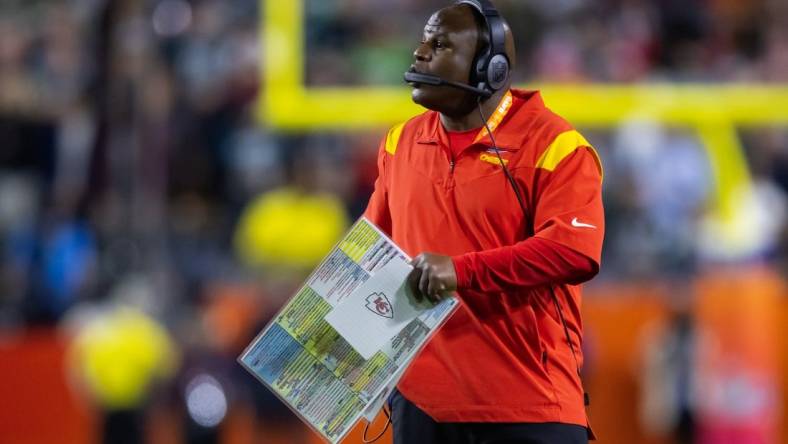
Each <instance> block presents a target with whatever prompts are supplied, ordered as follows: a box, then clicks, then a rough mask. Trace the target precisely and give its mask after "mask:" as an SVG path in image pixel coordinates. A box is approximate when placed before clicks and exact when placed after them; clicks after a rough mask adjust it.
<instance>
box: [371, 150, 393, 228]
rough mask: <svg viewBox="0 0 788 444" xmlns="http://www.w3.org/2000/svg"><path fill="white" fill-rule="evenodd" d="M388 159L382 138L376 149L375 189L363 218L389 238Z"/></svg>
mask: <svg viewBox="0 0 788 444" xmlns="http://www.w3.org/2000/svg"><path fill="white" fill-rule="evenodd" d="M388 157H389V154H388V153H387V152H386V138H384V139H383V140H382V141H381V143H380V147H379V148H378V178H377V179H376V180H375V189H374V190H373V191H372V196H371V197H370V198H369V203H368V204H367V209H366V210H365V211H364V216H365V217H366V218H367V219H369V221H370V222H372V223H373V224H375V225H377V227H378V228H380V229H381V230H383V232H384V233H386V234H387V235H389V236H391V228H392V227H391V213H390V212H389V199H388V189H387V186H386V163H387V161H388Z"/></svg>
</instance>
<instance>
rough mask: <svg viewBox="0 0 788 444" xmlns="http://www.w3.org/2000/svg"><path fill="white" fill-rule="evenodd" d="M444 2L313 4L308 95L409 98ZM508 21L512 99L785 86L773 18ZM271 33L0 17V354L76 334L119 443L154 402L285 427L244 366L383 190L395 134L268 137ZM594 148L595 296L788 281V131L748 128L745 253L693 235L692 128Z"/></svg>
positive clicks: (56, 4)
mask: <svg viewBox="0 0 788 444" xmlns="http://www.w3.org/2000/svg"><path fill="white" fill-rule="evenodd" d="M395 3H396V5H395ZM445 4H446V2H443V1H436V0H429V1H427V0H398V1H396V2H393V1H391V0H385V1H384V0H363V1H362V0H331V1H328V0H309V1H306V2H305V11H306V20H307V21H306V26H305V29H306V30H307V38H306V45H307V54H308V58H307V60H306V62H305V63H306V78H307V83H308V84H309V85H313V86H317V85H320V86H326V85H346V86H348V85H399V84H401V76H402V73H403V72H404V70H405V69H406V68H407V67H408V66H409V64H410V60H411V57H412V56H411V53H412V51H413V48H414V45H415V44H416V43H417V42H418V39H419V38H420V32H421V28H422V26H423V24H424V22H425V19H426V18H427V17H428V14H429V12H431V11H433V10H435V9H437V8H439V7H441V6H443V5H445ZM497 4H498V6H499V8H500V9H501V11H502V13H503V15H504V16H505V17H508V18H509V20H510V22H511V25H512V27H513V29H514V32H515V36H516V37H517V43H518V63H517V70H516V75H515V79H516V80H517V81H518V82H521V83H528V82H573V83H591V82H605V83H609V82H623V83H634V82H641V83H643V82H645V83H648V82H704V83H707V82H712V83H718V82H752V83H774V84H778V83H781V82H783V83H784V82H788V27H786V26H785V23H788V3H786V2H784V1H780V0H754V1H748V2H741V1H736V0H705V1H703V0H682V1H679V0H654V1H648V0H603V1H590V0H528V1H524V0H523V1H514V0H508V1H507V0H499V1H498V2H497ZM259 15H260V13H259V5H258V4H257V2H256V1H254V0H232V1H220V0H194V1H186V0H62V1H43V0H4V1H3V2H2V4H0V336H6V337H7V336H13V335H15V334H18V333H20V332H24V331H27V330H29V329H33V328H39V327H57V328H58V329H60V331H62V332H64V334H65V335H66V336H67V337H69V338H71V339H69V340H68V344H69V346H68V354H69V356H70V357H71V358H70V361H69V362H70V363H71V364H70V366H69V371H70V372H72V373H73V374H74V375H76V376H74V378H75V379H76V380H78V381H81V382H79V383H78V385H79V386H81V387H86V390H85V391H86V393H89V394H90V396H91V398H92V399H93V400H94V401H95V402H96V405H98V406H99V407H100V408H101V409H103V410H104V411H106V412H109V413H110V414H109V415H107V417H106V418H105V422H104V424H105V428H104V430H105V432H104V433H107V434H112V433H115V434H116V435H114V436H116V438H115V439H119V438H117V436H123V435H124V434H125V436H133V433H142V432H140V431H139V427H137V426H135V424H139V422H138V421H139V415H140V414H142V413H141V412H143V411H144V410H145V409H146V408H150V406H151V405H157V403H158V405H178V406H180V408H181V409H182V410H183V411H184V412H188V415H185V414H184V415H183V418H185V419H184V424H187V423H188V425H186V426H184V427H185V429H184V430H185V431H184V432H183V433H184V435H185V436H188V437H189V440H190V442H213V441H212V440H215V439H216V436H218V435H216V433H217V432H216V430H215V429H214V426H215V425H216V424H218V423H219V422H221V421H222V420H223V418H224V417H225V414H226V412H227V410H228V409H232V408H233V406H235V405H246V406H249V408H250V409H255V411H257V412H260V413H259V415H260V416H261V417H275V418H281V417H284V416H286V415H287V412H283V411H282V409H281V407H279V406H278V404H277V401H276V400H275V399H272V398H271V395H269V394H268V393H267V392H266V391H265V390H264V389H263V388H262V387H260V386H259V384H257V382H255V381H254V380H252V379H251V378H250V377H249V376H248V375H246V374H245V373H244V372H243V371H242V370H241V369H240V368H239V366H238V365H237V364H236V363H235V358H236V357H237V355H238V354H239V353H240V351H241V350H242V348H243V346H245V345H246V344H247V343H248V342H249V341H250V340H251V338H252V337H253V335H254V334H255V333H256V332H257V331H258V330H259V329H260V328H261V327H262V326H263V325H264V323H265V320H266V319H267V318H269V317H270V316H272V314H273V313H274V312H275V310H276V309H277V307H278V306H279V304H281V303H282V302H283V301H284V300H285V299H286V298H287V297H289V296H290V294H291V292H292V291H293V290H294V288H295V286H296V285H298V284H299V283H300V281H301V280H302V279H303V277H304V276H305V272H308V270H309V269H310V267H312V266H313V265H314V264H315V262H316V261H317V260H319V259H320V257H322V255H323V254H324V253H325V252H326V251H327V250H328V248H330V246H331V245H332V244H333V242H334V241H335V240H336V239H337V237H338V236H340V235H341V233H342V232H343V231H344V229H345V228H346V227H347V226H348V225H349V223H350V222H351V221H352V220H354V219H355V218H356V217H358V216H359V215H360V214H361V212H362V211H363V209H364V207H365V204H366V199H367V198H368V196H369V194H370V192H371V187H372V183H373V181H374V179H375V176H376V173H377V172H376V169H375V158H376V150H377V146H378V142H379V139H380V137H382V136H383V134H384V132H385V128H380V129H378V130H375V131H365V132H353V133H339V132H310V133H292V132H288V133H283V132H279V131H277V130H276V129H274V128H270V127H267V126H266V122H265V121H259V120H258V119H256V117H255V112H254V110H255V109H254V103H255V99H256V98H257V97H258V96H259V95H260V94H264V93H265V91H263V90H262V84H261V83H260V70H265V69H266V60H262V59H261V56H260V43H261V42H260V37H259V35H260V34H259V33H260V29H259V23H260V17H259ZM403 94H407V92H406V89H405V88H404V87H403ZM548 104H549V98H548ZM372 106H374V104H373V105H372ZM304 112H309V110H304ZM359 112H363V110H359ZM348 118H349V119H350V118H352V116H348ZM581 130H582V129H581ZM584 133H585V134H586V136H587V138H588V139H589V140H591V141H592V142H593V143H594V145H595V146H596V147H597V149H598V150H599V151H600V154H601V155H602V157H603V160H604V164H605V177H606V182H605V205H606V211H607V224H608V229H607V238H606V247H605V256H604V262H605V264H604V267H603V272H602V275H601V276H600V277H599V278H598V280H599V281H600V282H603V283H604V282H620V281H626V282H637V281H644V280H646V281H654V280H657V281H659V280H668V281H671V282H679V283H680V282H685V281H688V280H690V279H691V278H692V277H693V276H694V274H695V273H697V272H698V271H699V270H703V269H705V268H706V267H709V266H718V265H720V264H727V265H734V266H740V265H743V264H759V265H761V266H763V265H765V266H767V267H771V268H773V269H774V270H778V271H779V270H783V269H785V268H786V263H788V248H786V247H787V246H788V218H787V217H786V216H788V213H787V212H788V200H787V193H788V128H785V127H762V128H752V127H751V128H746V129H741V130H740V131H739V136H740V140H741V142H742V145H743V147H744V149H745V152H746V155H747V159H748V162H749V168H750V173H751V174H752V178H753V185H754V186H753V188H752V190H748V192H747V194H746V195H743V196H742V197H741V211H742V212H743V213H745V214H746V215H747V217H746V218H745V219H746V220H745V221H744V222H742V223H743V225H742V230H745V231H747V232H748V233H750V234H748V235H747V236H746V240H745V242H744V243H742V244H738V247H737V248H736V249H735V250H733V251H731V250H724V249H723V250H721V249H720V248H718V245H717V242H716V239H714V235H713V233H709V232H706V231H704V230H705V228H706V227H707V226H708V220H707V216H708V214H707V213H708V211H707V210H708V208H709V200H710V199H711V196H712V189H713V184H714V180H715V179H714V171H712V168H711V167H710V165H709V161H708V158H707V155H706V152H705V150H704V147H703V146H702V144H701V143H700V141H699V140H698V139H697V137H696V136H695V134H694V132H693V131H692V129H691V128H681V127H664V126H662V125H660V124H659V123H658V122H651V123H649V122H642V121H640V122H633V123H631V124H623V125H621V126H620V127H618V128H612V129H609V130H603V129H598V128H597V129H587V130H585V131H584ZM108 332H109V333H108ZM121 349H122V350H124V353H123V356H122V357H118V356H116V355H112V354H111V353H110V351H111V350H115V351H117V350H121ZM118 359H121V361H118ZM119 362H120V363H119ZM118 368H121V370H118ZM158 376H161V377H162V378H159V379H160V382H157V383H156V384H159V385H151V381H155V380H157V377H158ZM151 387H160V388H161V390H156V391H154V392H153V393H154V396H151V395H150V393H152V391H151ZM151 398H153V401H151ZM206 400H207V401H206ZM192 401H193V402H192ZM223 403H224V404H223ZM183 418H181V416H177V415H176V416H175V418H174V419H173V421H175V420H180V419H183ZM135 430H136V431H135ZM129 433H131V434H132V435H129ZM292 439H293V441H284V442H295V438H292ZM112 442H121V441H117V440H116V441H112ZM132 442H133V441H132Z"/></svg>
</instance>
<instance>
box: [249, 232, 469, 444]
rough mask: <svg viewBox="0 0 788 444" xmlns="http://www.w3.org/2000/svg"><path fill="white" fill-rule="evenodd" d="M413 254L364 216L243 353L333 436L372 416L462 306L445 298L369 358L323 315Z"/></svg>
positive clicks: (252, 366)
mask: <svg viewBox="0 0 788 444" xmlns="http://www.w3.org/2000/svg"><path fill="white" fill-rule="evenodd" d="M409 260H410V258H409V257H408V256H407V255H406V254H405V253H404V252H403V251H402V250H400V249H399V248H398V247H397V246H396V245H395V244H394V243H393V242H392V241H391V240H390V239H389V238H388V237H387V236H386V235H385V234H384V233H383V232H381V231H380V230H379V229H378V228H377V227H375V226H374V225H373V224H372V223H370V222H369V221H368V220H366V219H365V218H361V219H359V220H358V221H357V222H356V223H355V224H354V225H353V227H351V229H350V230H349V232H348V233H347V235H346V236H345V237H344V238H343V239H342V240H341V241H340V242H339V244H337V246H336V247H334V249H332V251H331V252H330V253H329V254H328V255H327V256H326V258H325V259H324V260H323V262H322V263H321V264H320V265H319V266H318V267H317V268H316V269H315V270H314V271H313V272H312V274H311V275H310V276H309V278H307V280H306V282H305V283H304V285H303V286H302V287H301V289H300V290H299V291H298V292H297V293H296V294H295V295H294V296H293V297H292V298H291V299H290V300H289V301H288V302H287V304H286V305H285V306H284V308H283V309H282V310H281V311H280V312H279V313H278V314H277V316H276V317H275V318H274V319H273V320H272V321H271V323H269V324H268V325H267V326H266V327H265V328H264V329H263V331H262V332H261V333H260V334H259V335H258V336H257V338H255V340H254V341H253V342H252V343H251V344H250V345H249V346H248V347H247V349H246V350H245V351H244V353H243V354H242V355H241V356H240V358H239V362H240V363H241V364H242V365H243V366H244V367H245V368H246V369H247V370H248V371H249V372H251V373H252V374H253V375H254V376H255V377H257V379H259V380H260V381H261V382H262V383H263V384H264V385H266V386H267V387H268V388H269V389H271V390H272V391H273V392H274V393H275V394H276V395H277V396H278V397H279V398H280V399H282V400H283V401H284V402H285V403H286V404H287V405H288V407H290V408H291V409H292V410H293V411H294V412H295V413H296V414H298V416H299V417H301V419H302V420H303V421H304V422H306V423H307V424H308V425H309V426H310V427H312V428H313V429H314V430H315V431H317V432H318V433H319V434H320V435H321V436H322V437H323V438H325V439H326V440H327V441H329V442H331V443H336V442H338V441H340V440H341V439H342V437H343V436H344V435H345V434H347V433H348V432H349V431H350V430H351V429H352V427H353V426H354V425H355V423H356V422H357V421H358V420H359V419H360V418H362V417H365V418H370V417H374V413H375V412H377V410H378V409H379V408H380V406H381V405H382V402H383V400H385V397H386V396H387V395H388V392H389V391H390V390H392V389H393V387H394V385H395V382H396V379H397V378H399V376H401V375H402V373H403V372H402V370H404V368H405V367H406V366H407V364H408V363H409V362H410V360H412V358H413V357H414V356H415V354H416V352H417V351H418V350H419V349H420V348H421V347H422V346H423V345H424V344H425V343H426V342H427V340H428V338H429V337H430V335H431V334H432V333H433V332H434V331H435V330H436V329H437V328H438V327H439V326H440V325H441V324H442V322H443V321H444V320H446V319H447V318H448V317H449V315H450V314H451V313H452V312H453V311H454V309H455V308H456V307H457V305H458V301H457V299H456V298H448V299H444V300H443V301H442V302H441V303H440V304H438V305H437V306H435V307H434V308H432V309H431V310H429V311H428V312H426V313H424V314H422V315H421V316H419V317H417V318H416V319H414V320H413V321H412V322H410V323H408V324H407V326H405V328H403V329H402V331H400V332H399V333H398V334H397V335H396V336H395V337H394V338H392V339H391V340H389V341H387V342H386V344H385V345H384V346H383V347H382V348H381V349H380V350H378V351H377V352H376V353H374V355H372V356H371V358H369V359H364V358H363V357H362V356H361V355H360V354H359V353H358V352H357V351H356V350H355V349H354V348H353V347H352V346H351V345H350V344H349V343H348V342H347V341H346V340H345V339H344V338H343V337H342V335H340V334H339V333H337V331H336V330H335V329H334V328H333V327H332V326H331V325H330V324H329V323H328V322H327V321H326V320H325V316H326V315H327V314H328V313H329V312H330V311H331V310H332V309H333V308H334V307H336V306H337V305H339V304H340V303H341V302H342V301H344V300H345V299H346V298H348V296H350V295H351V294H353V292H354V290H356V289H358V288H359V287H360V286H361V285H362V284H363V283H364V282H366V281H367V280H368V279H369V278H370V277H371V276H373V275H374V274H375V273H376V272H377V271H379V270H381V269H382V268H384V267H385V266H386V265H387V264H389V262H391V261H400V262H403V263H405V262H408V261H409ZM373 410H374V411H373Z"/></svg>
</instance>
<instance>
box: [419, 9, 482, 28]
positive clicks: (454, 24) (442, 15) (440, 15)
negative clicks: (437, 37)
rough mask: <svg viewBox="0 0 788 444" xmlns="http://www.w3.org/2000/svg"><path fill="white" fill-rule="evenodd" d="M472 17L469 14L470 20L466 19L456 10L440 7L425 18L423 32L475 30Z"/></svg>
mask: <svg viewBox="0 0 788 444" xmlns="http://www.w3.org/2000/svg"><path fill="white" fill-rule="evenodd" d="M472 18H473V16H470V19H471V20H468V18H466V17H462V16H460V14H458V13H457V11H450V10H448V9H441V10H440V11H438V12H436V13H434V14H432V15H431V16H430V18H429V20H427V24H426V25H425V26H424V32H427V33H430V34H438V33H440V34H454V33H462V32H466V31H470V30H475V27H474V26H473V25H474V22H473V20H472Z"/></svg>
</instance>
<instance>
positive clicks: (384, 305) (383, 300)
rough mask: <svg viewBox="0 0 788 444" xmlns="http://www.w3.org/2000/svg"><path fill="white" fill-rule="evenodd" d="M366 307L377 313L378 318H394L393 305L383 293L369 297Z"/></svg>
mask: <svg viewBox="0 0 788 444" xmlns="http://www.w3.org/2000/svg"><path fill="white" fill-rule="evenodd" d="M366 307H367V310H369V311H371V312H372V313H375V314H376V315H378V316H383V317H384V318H389V319H393V318H394V309H393V308H392V307H391V303H390V302H389V300H388V298H387V297H386V295H385V294H383V293H372V294H371V295H369V296H367V305H366Z"/></svg>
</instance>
